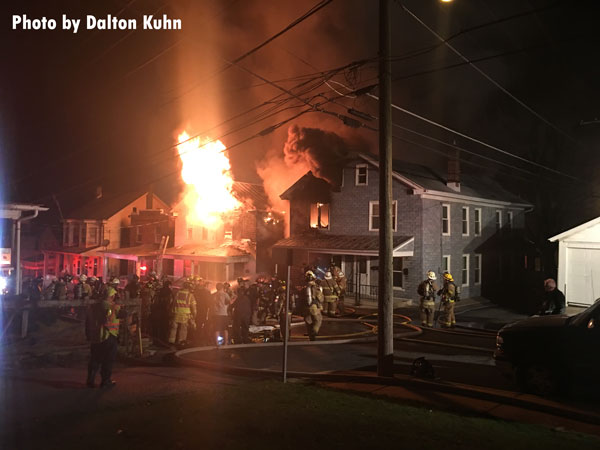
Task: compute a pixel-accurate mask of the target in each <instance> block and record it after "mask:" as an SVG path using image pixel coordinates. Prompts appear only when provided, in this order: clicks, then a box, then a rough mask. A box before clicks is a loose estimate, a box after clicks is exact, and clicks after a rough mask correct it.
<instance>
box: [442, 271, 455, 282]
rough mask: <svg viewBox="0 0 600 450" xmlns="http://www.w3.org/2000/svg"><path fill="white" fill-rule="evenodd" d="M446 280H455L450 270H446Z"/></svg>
mask: <svg viewBox="0 0 600 450" xmlns="http://www.w3.org/2000/svg"><path fill="white" fill-rule="evenodd" d="M444 280H446V281H454V278H452V275H451V274H450V273H449V272H444Z"/></svg>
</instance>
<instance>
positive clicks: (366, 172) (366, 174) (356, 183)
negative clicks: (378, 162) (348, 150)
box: [354, 164, 369, 186]
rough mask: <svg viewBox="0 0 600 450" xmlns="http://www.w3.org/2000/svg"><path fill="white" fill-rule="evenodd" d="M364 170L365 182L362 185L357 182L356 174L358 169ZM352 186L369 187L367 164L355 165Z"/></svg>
mask: <svg viewBox="0 0 600 450" xmlns="http://www.w3.org/2000/svg"><path fill="white" fill-rule="evenodd" d="M363 168H364V169H365V182H364V183H359V182H358V173H359V169H363ZM354 185H355V186H368V185H369V165H368V164H357V165H356V168H355V174H354Z"/></svg>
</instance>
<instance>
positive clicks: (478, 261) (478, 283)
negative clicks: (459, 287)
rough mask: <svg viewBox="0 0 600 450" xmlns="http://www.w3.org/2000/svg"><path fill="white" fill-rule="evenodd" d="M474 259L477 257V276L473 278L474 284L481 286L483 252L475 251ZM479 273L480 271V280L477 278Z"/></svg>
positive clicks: (475, 274)
mask: <svg viewBox="0 0 600 450" xmlns="http://www.w3.org/2000/svg"><path fill="white" fill-rule="evenodd" d="M473 257H474V259H475V271H474V273H473V275H474V276H473V278H475V279H474V280H473V284H474V285H475V286H479V285H480V284H481V260H482V256H481V253H475V254H474V255H473ZM477 273H479V280H477Z"/></svg>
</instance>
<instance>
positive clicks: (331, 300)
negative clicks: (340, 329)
mask: <svg viewBox="0 0 600 450" xmlns="http://www.w3.org/2000/svg"><path fill="white" fill-rule="evenodd" d="M321 287H322V288H323V297H324V299H325V303H326V306H324V307H323V310H324V311H325V310H326V312H327V315H328V316H329V317H335V311H336V309H337V301H338V295H339V293H340V288H339V286H338V285H337V283H336V282H335V280H334V279H333V276H332V275H331V272H326V273H325V279H324V280H323V281H322V282H321Z"/></svg>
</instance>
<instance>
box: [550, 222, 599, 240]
mask: <svg viewBox="0 0 600 450" xmlns="http://www.w3.org/2000/svg"><path fill="white" fill-rule="evenodd" d="M599 223H600V217H596V218H595V219H592V220H589V221H587V222H585V223H582V224H581V225H578V226H576V227H574V228H571V229H569V230H567V231H563V232H562V233H560V234H557V235H556V236H552V237H551V238H548V240H549V241H550V242H556V241H560V240H562V239H565V238H568V237H570V236H573V235H574V234H577V233H579V232H581V231H583V230H587V229H588V228H591V227H593V226H595V225H597V224H599Z"/></svg>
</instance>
